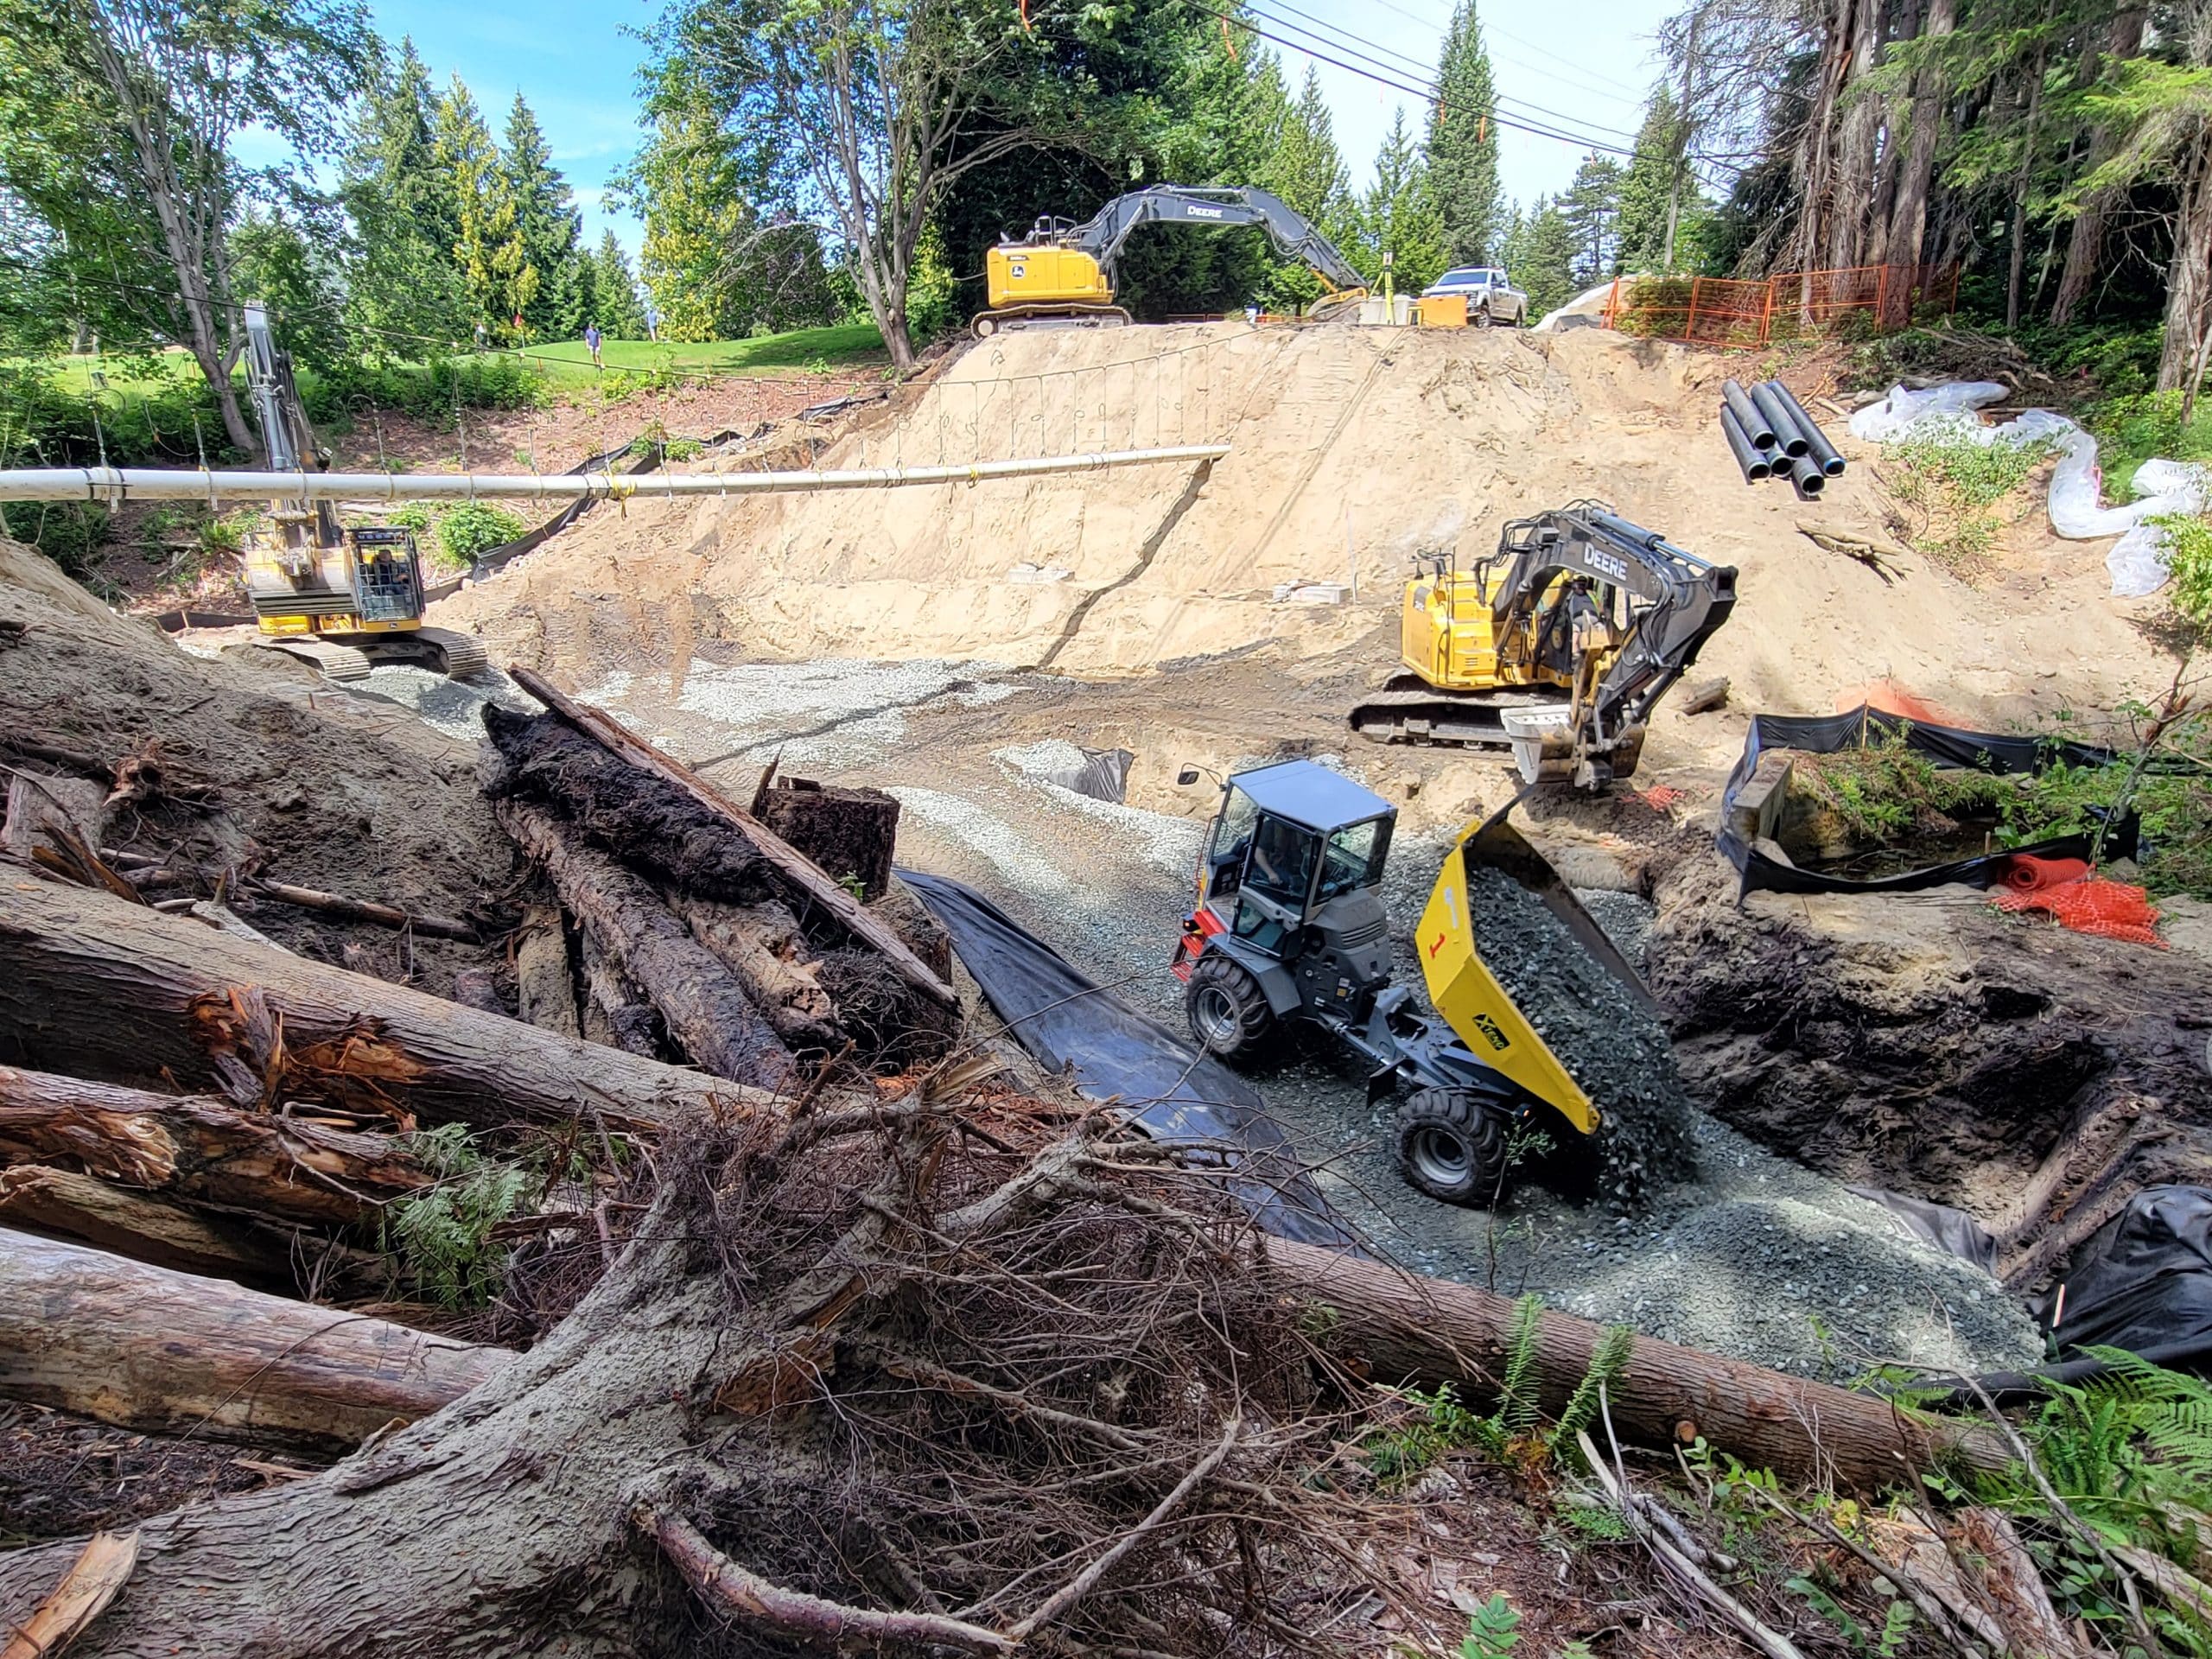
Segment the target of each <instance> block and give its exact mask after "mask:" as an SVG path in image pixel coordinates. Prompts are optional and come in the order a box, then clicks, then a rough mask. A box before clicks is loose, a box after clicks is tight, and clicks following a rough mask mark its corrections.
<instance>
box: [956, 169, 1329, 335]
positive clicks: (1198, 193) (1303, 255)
mask: <svg viewBox="0 0 2212 1659" xmlns="http://www.w3.org/2000/svg"><path fill="white" fill-rule="evenodd" d="M1146 225H1196V226H1202V227H1211V228H1213V229H1225V228H1227V227H1229V226H1237V225H1255V226H1259V228H1260V229H1262V230H1263V231H1265V232H1267V233H1268V241H1269V242H1270V243H1272V244H1273V245H1274V250H1275V251H1276V252H1277V253H1279V254H1281V256H1282V257H1284V258H1286V259H1299V260H1303V261H1304V262H1305V263H1306V265H1307V266H1308V267H1310V268H1311V269H1312V270H1313V274H1314V275H1315V276H1317V277H1319V278H1320V279H1321V281H1322V283H1323V284H1324V285H1325V286H1326V287H1327V288H1328V289H1329V293H1328V296H1327V297H1326V298H1325V299H1324V300H1323V301H1322V302H1321V305H1322V306H1323V307H1327V308H1335V307H1338V306H1342V305H1344V304H1348V303H1350V302H1352V301H1355V300H1357V299H1360V298H1363V296H1365V294H1366V292H1367V290H1366V289H1365V288H1364V287H1363V286H1362V285H1361V284H1362V283H1363V280H1364V279H1363V278H1362V277H1361V276H1360V274H1359V273H1358V272H1357V271H1356V270H1353V269H1352V268H1351V262H1350V261H1348V260H1347V259H1346V258H1345V257H1344V255H1343V254H1341V253H1339V252H1338V251H1337V248H1336V245H1335V244H1334V243H1332V242H1331V241H1330V240H1329V238H1327V237H1325V236H1323V235H1322V234H1321V233H1320V232H1319V231H1317V230H1315V229H1314V228H1313V226H1311V225H1309V224H1307V223H1306V220H1305V219H1303V218H1302V217H1300V215H1299V214H1298V213H1294V212H1293V211H1292V210H1291V209H1290V208H1289V207H1286V206H1284V205H1283V203H1282V202H1281V201H1280V200H1277V199H1276V198H1274V196H1271V195H1269V194H1268V193H1267V192H1266V191H1264V190H1255V189H1253V188H1251V187H1250V186H1249V185H1243V186H1234V187H1227V188H1214V187H1211V186H1198V185H1184V184H1156V185H1154V186H1153V187H1152V188H1149V189H1147V190H1133V191H1131V192H1130V193H1129V194H1128V195H1126V196H1116V198H1115V199H1114V200H1111V201H1109V202H1108V203H1107V204H1106V205H1105V206H1104V207H1102V208H1100V209H1099V210H1098V212H1097V213H1096V216H1095V217H1093V218H1091V219H1088V220H1086V221H1085V222H1084V223H1083V224H1081V225H1078V224H1077V223H1075V222H1074V221H1073V220H1072V219H1054V218H1051V217H1049V216H1048V217H1046V218H1044V219H1039V220H1038V221H1037V223H1036V225H1035V226H1034V227H1033V229H1032V230H1031V231H1030V232H1029V234H1028V235H1027V236H1026V237H1023V238H1021V239H1020V240H1019V241H1014V240H1007V241H1005V242H1001V243H1000V244H999V245H998V246H996V247H995V248H993V249H991V250H990V251H989V252H988V254H986V255H985V256H984V260H983V266H984V274H985V278H986V282H985V286H986V289H987V290H988V300H989V306H990V308H989V309H988V310H986V311H982V312H979V313H977V314H976V320H975V321H974V322H973V323H972V324H971V325H969V326H970V327H972V328H973V329H974V330H975V333H976V338H977V339H979V340H982V339H987V338H988V337H989V336H990V335H992V334H996V333H997V332H998V331H999V330H1000V329H1001V328H1005V327H1014V326H1018V325H1020V324H1022V323H1026V322H1032V321H1062V322H1069V321H1072V322H1088V323H1094V324H1096V323H1123V322H1127V321H1129V314H1128V312H1127V311H1125V310H1123V309H1122V308H1121V307H1120V306H1118V305H1116V304H1115V303H1114V264H1115V261H1116V259H1117V258H1118V257H1120V255H1121V251H1122V245H1123V244H1125V243H1126V242H1128V239H1129V237H1130V234H1131V233H1132V232H1135V231H1136V230H1137V229H1138V228H1139V227H1140V226H1146Z"/></svg>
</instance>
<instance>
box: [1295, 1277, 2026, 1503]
mask: <svg viewBox="0 0 2212 1659" xmlns="http://www.w3.org/2000/svg"><path fill="white" fill-rule="evenodd" d="M1267 1271H1268V1273H1270V1274H1273V1275H1274V1277H1275V1279H1276V1280H1277V1281H1279V1282H1280V1283H1281V1286H1282V1288H1283V1291H1284V1294H1287V1295H1291V1296H1295V1297H1297V1298H1298V1299H1299V1300H1300V1301H1302V1302H1305V1303H1307V1304H1309V1305H1312V1306H1317V1307H1321V1308H1325V1309H1328V1310H1329V1313H1328V1314H1327V1315H1326V1316H1325V1317H1324V1318H1323V1319H1320V1320H1319V1322H1318V1323H1319V1326H1320V1327H1321V1328H1323V1329H1325V1330H1326V1331H1327V1332H1329V1336H1328V1338H1327V1341H1328V1344H1329V1346H1330V1347H1331V1349H1332V1351H1335V1352H1336V1353H1338V1355H1340V1356H1342V1357H1344V1358H1346V1359H1348V1360H1351V1361H1352V1362H1353V1363H1355V1364H1356V1365H1357V1368H1358V1370H1359V1373H1360V1375H1362V1376H1370V1377H1373V1378H1374V1379H1376V1381H1378V1382H1383V1383H1398V1382H1414V1383H1422V1384H1425V1385H1427V1386H1429V1387H1434V1386H1435V1385H1437V1384H1438V1383H1452V1385H1453V1386H1454V1387H1455V1388H1456V1389H1459V1390H1460V1392H1461V1393H1462V1394H1463V1395H1464V1394H1466V1393H1467V1392H1468V1391H1469V1390H1470V1389H1471V1390H1472V1392H1473V1394H1474V1395H1477V1396H1478V1397H1481V1398H1484V1399H1490V1398H1494V1397H1495V1396H1496V1394H1497V1383H1496V1381H1495V1379H1497V1377H1499V1376H1503V1374H1504V1364H1505V1344H1506V1338H1507V1336H1508V1334H1509V1333H1510V1331H1511V1330H1512V1327H1513V1322H1514V1317H1515V1315H1514V1303H1513V1300H1512V1299H1511V1298H1510V1297H1506V1296H1500V1295H1498V1294H1497V1293H1496V1292H1494V1291H1488V1290H1484V1289H1481V1288H1479V1287H1477V1286H1473V1285H1456V1284H1449V1283H1446V1282H1445V1281H1441V1280H1436V1279H1427V1278H1422V1277H1421V1276H1419V1275H1416V1274H1408V1273H1405V1272H1402V1271H1401V1270H1400V1269H1398V1268H1394V1267H1390V1266H1389V1265H1386V1264H1384V1263H1382V1262H1372V1261H1368V1260H1364V1259H1363V1258H1361V1257H1358V1256H1355V1255H1344V1254H1340V1253H1338V1252H1337V1251H1334V1250H1329V1249H1321V1248H1319V1246H1316V1245H1312V1244H1297V1243H1291V1242H1289V1241H1287V1240H1284V1239H1271V1240H1269V1241H1268V1267H1267ZM1602 1335H1603V1330H1602V1328H1601V1327H1600V1326H1598V1325H1592V1324H1591V1323H1590V1322H1589V1321H1588V1320H1587V1319H1575V1318H1574V1317H1573V1316H1572V1315H1571V1314H1566V1313H1545V1314H1544V1315H1543V1316H1542V1317H1541V1320H1540V1322H1539V1324H1538V1325H1537V1337H1536V1372H1537V1376H1538V1378H1539V1393H1540V1395H1541V1400H1542V1404H1543V1408H1544V1409H1545V1410H1546V1411H1547V1412H1550V1413H1554V1414H1556V1413H1557V1412H1558V1411H1559V1409H1560V1408H1561V1407H1563V1406H1564V1405H1565V1404H1566V1403H1567V1397H1568V1396H1569V1395H1572V1394H1573V1392H1574V1389H1575V1385H1576V1384H1577V1383H1580V1382H1581V1380H1582V1378H1583V1377H1584V1376H1586V1375H1587V1374H1588V1372H1589V1370H1590V1359H1591V1355H1592V1352H1594V1351H1595V1349H1596V1346H1597V1344H1598V1341H1599V1338H1600V1337H1601V1336H1602ZM1607 1398H1608V1402H1609V1404H1610V1408H1611V1412H1612V1418H1613V1424H1614V1427H1616V1428H1618V1430H1619V1431H1620V1433H1621V1434H1622V1436H1623V1437H1624V1439H1632V1440H1636V1441H1637V1442H1638V1443H1640V1444H1642V1445H1645V1446H1669V1445H1675V1444H1687V1443H1688V1441H1689V1440H1693V1439H1694V1438H1696V1437H1697V1436H1698V1435H1700V1434H1701V1435H1703V1436H1704V1437H1705V1439H1706V1440H1707V1443H1708V1444H1710V1445H1713V1446H1725V1447H1726V1448H1727V1451H1728V1452H1729V1455H1730V1456H1732V1457H1735V1458H1739V1459H1742V1460H1743V1461H1744V1462H1745V1463H1746V1464H1749V1465H1751V1466H1752V1467H1754V1468H1768V1469H1772V1470H1773V1471H1775V1472H1776V1473H1777V1474H1779V1475H1782V1476H1783V1477H1785V1478H1790V1479H1795V1480H1805V1481H1813V1482H1816V1483H1819V1482H1827V1481H1834V1482H1836V1483H1839V1484H1842V1485H1844V1486H1847V1487H1850V1488H1852V1489H1853V1490H1854V1491H1877V1490H1878V1489H1880V1488H1882V1487H1885V1486H1888V1485H1891V1484H1896V1483H1897V1481H1899V1480H1900V1479H1902V1478H1903V1477H1904V1473H1905V1471H1906V1470H1907V1469H1908V1468H1909V1467H1910V1468H1918V1467H1924V1466H1925V1465H1927V1463H1928V1461H1929V1457H1930V1455H1931V1454H1932V1453H1933V1452H1935V1451H1936V1450H1937V1449H1939V1448H1942V1449H1955V1450H1957V1451H1958V1452H1961V1454H1963V1455H1964V1456H1965V1457H1966V1458H1967V1459H1968V1461H1970V1462H1972V1463H1974V1465H1977V1466H1979V1467H1983V1468H1990V1469H2001V1468H2003V1467H2004V1466H2005V1462H2006V1453H2005V1448H2004V1446H2002V1444H2001V1443H1999V1442H1998V1441H1997V1440H1995V1439H1994V1438H1993V1437H1992V1436H1987V1435H1985V1434H1982V1433H1980V1432H1979V1431H1973V1432H1968V1433H1963V1434H1961V1433H1957V1432H1955V1431H1942V1432H1941V1433H1936V1436H1935V1438H1932V1439H1931V1437H1930V1436H1931V1433H1932V1432H1931V1431H1929V1430H1927V1429H1924V1428H1923V1427H1918V1426H1916V1425H1915V1424H1914V1423H1912V1422H1910V1421H1909V1420H1908V1419H1906V1418H1905V1417H1904V1416H1903V1415H1902V1414H1899V1413H1898V1412H1897V1409H1896V1408H1895V1407H1894V1406H1893V1405H1891V1403H1890V1402H1888V1401H1886V1400H1884V1399H1882V1398H1881V1397H1880V1396H1879V1395H1871V1394H1854V1393H1853V1392H1851V1391H1850V1390H1848V1389H1839V1388H1834V1387H1832V1386H1831V1385H1829V1384H1827V1383H1813V1382H1808V1381H1806V1380H1804V1379H1803V1378H1801V1377H1794V1376H1785V1375H1783V1373H1782V1372H1780V1371H1770V1370H1767V1369H1766V1368H1765V1367H1764V1366H1763V1365H1751V1364H1747V1363H1745V1362H1743V1361H1741V1360H1733V1359H1723V1358H1721V1357H1719V1356H1718V1355H1714V1354H1707V1353H1701V1352H1700V1351H1698V1350H1696V1349H1694V1348H1681V1347H1677V1346H1676V1345H1675V1344H1673V1343H1670V1342H1656V1341H1654V1340H1652V1339H1651V1338H1648V1337H1638V1338H1637V1339H1636V1345H1635V1347H1634V1349H1633V1350H1632V1351H1630V1357H1629V1361H1628V1367H1627V1369H1626V1370H1624V1372H1623V1373H1622V1375H1621V1377H1620V1379H1619V1381H1618V1383H1614V1384H1613V1385H1612V1386H1611V1388H1610V1389H1608V1390H1607Z"/></svg>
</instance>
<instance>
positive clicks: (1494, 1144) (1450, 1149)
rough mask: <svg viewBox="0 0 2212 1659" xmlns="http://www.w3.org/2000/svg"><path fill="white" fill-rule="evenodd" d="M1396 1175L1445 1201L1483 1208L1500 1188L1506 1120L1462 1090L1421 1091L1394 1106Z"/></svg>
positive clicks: (1500, 1190)
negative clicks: (1396, 1106) (1396, 1152)
mask: <svg viewBox="0 0 2212 1659" xmlns="http://www.w3.org/2000/svg"><path fill="white" fill-rule="evenodd" d="M1396 1130H1397V1147H1398V1173H1400V1174H1402V1175H1403V1176H1404V1177H1405V1179H1406V1184H1407V1185H1408V1186H1411V1187H1413V1188H1414V1190H1415V1191H1416V1192H1426V1193H1427V1194H1428V1196H1429V1197H1430V1198H1437V1199H1440V1200H1441V1201H1443V1202H1444V1203H1446V1204H1460V1205H1471V1206H1472V1207H1473V1208H1476V1209H1487V1208H1488V1207H1490V1206H1491V1205H1492V1204H1495V1203H1496V1202H1497V1199H1498V1198H1499V1196H1500V1195H1501V1194H1502V1192H1503V1190H1504V1185H1505V1179H1504V1178H1505V1170H1506V1160H1507V1156H1508V1154H1507V1150H1506V1143H1505V1119H1504V1118H1503V1116H1500V1115H1499V1114H1498V1113H1497V1112H1496V1111H1494V1110H1492V1109H1491V1108H1490V1107H1489V1106H1487V1105H1485V1104H1484V1103H1483V1101H1482V1099H1481V1098H1480V1097H1479V1096H1476V1095H1473V1094H1471V1093H1469V1092H1468V1091H1467V1090H1464V1089H1420V1090H1414V1093H1412V1094H1411V1095H1409V1096H1407V1097H1406V1101H1405V1103H1404V1104H1403V1105H1402V1106H1400V1107H1399V1108H1398V1121H1397V1124H1396Z"/></svg>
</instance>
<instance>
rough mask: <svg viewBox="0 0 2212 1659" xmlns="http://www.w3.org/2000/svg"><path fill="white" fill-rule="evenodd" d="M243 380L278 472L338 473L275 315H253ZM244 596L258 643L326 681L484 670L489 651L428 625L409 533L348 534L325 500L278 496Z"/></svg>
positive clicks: (248, 316) (252, 307)
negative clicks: (403, 669)
mask: <svg viewBox="0 0 2212 1659" xmlns="http://www.w3.org/2000/svg"><path fill="white" fill-rule="evenodd" d="M245 334H246V353H245V357H246V384H247V386H248V389H249V390H250V391H251V393H252V396H253V401H254V410H255V413H256V414H257V416H259V418H260V421H261V430H262V433H263V435H264V441H265V442H266V443H267V445H268V448H269V470H270V471H271V472H274V473H293V472H298V473H303V472H305V471H306V469H307V467H308V461H309V460H310V458H311V459H312V461H313V463H314V465H315V470H316V471H318V472H327V470H329V464H330V457H329V453H328V452H327V450H325V449H323V448H321V447H320V446H319V445H318V444H317V443H316V442H315V429H314V428H313V427H312V426H310V425H309V424H308V417H307V410H306V409H305V408H304V407H303V406H302V404H301V402H300V393H299V386H298V384H297V383H296V381H295V380H294V378H293V375H292V359H291V357H290V354H289V353H286V352H283V351H282V350H280V349H278V347H277V340H276V336H275V335H274V334H272V333H270V327H269V315H268V313H267V311H266V310H265V309H264V308H262V307H261V306H260V305H258V304H251V303H250V304H248V305H247V306H246V308H245ZM245 589H246V597H247V599H248V601H250V602H251V604H252V606H253V614H254V620H255V621H256V622H257V624H258V625H259V626H260V630H261V637H260V639H257V640H256V641H255V643H256V644H257V645H261V646H263V647H264V648H266V649H268V650H270V651H280V652H284V653H285V654H286V655H288V656H291V657H296V658H300V659H302V661H305V662H308V663H312V664H315V666H316V667H317V668H319V669H321V671H322V674H323V677H324V678H325V679H329V680H337V681H347V680H362V679H366V678H367V677H368V676H369V671H370V670H371V669H372V667H374V666H375V665H376V664H378V663H383V662H410V663H421V664H425V665H428V666H432V667H436V668H441V669H443V670H444V671H445V672H446V673H447V674H448V676H450V677H452V678H454V679H456V680H462V679H467V678H469V677H472V676H473V675H475V674H477V673H479V672H480V671H482V669H483V667H484V665H485V655H484V647H483V646H482V645H480V644H479V643H478V642H477V641H476V640H475V639H472V638H471V637H470V636H469V635H467V634H465V633H456V632H454V631H453V630H452V629H450V628H433V627H426V626H424V625H423V561H422V556H421V554H420V552H419V551H418V550H417V549H416V545H415V535H414V532H413V531H408V530H402V529H399V528H397V527H396V526H391V525H375V526H370V527H366V528H361V529H354V530H346V529H344V528H342V527H341V526H340V524H339V522H338V515H337V513H336V512H334V510H333V508H332V506H331V504H330V503H329V502H327V501H315V502H313V503H308V502H305V501H301V500H297V499H278V500H275V501H272V502H270V505H269V524H268V527H267V528H266V529H265V530H261V531H256V532H254V534H253V535H252V536H251V537H249V538H248V539H247V542H246V545H245Z"/></svg>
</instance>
